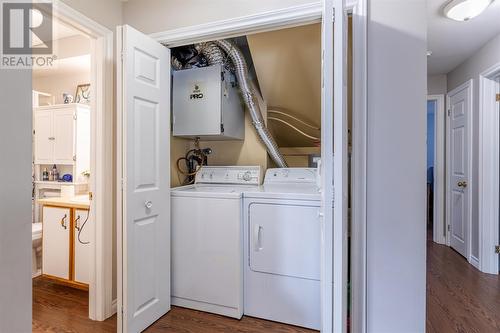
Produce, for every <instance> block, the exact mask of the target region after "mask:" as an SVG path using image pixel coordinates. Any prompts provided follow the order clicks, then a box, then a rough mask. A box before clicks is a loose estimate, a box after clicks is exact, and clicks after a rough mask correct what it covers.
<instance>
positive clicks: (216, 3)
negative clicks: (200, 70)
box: [123, 0, 318, 33]
mask: <svg viewBox="0 0 500 333" xmlns="http://www.w3.org/2000/svg"><path fill="white" fill-rule="evenodd" d="M316 2H318V1H314V0H266V1H255V0H253V1H252V0H210V1H199V0H128V1H127V2H124V3H123V21H124V22H125V23H127V24H130V25H131V26H133V27H135V28H136V29H139V30H141V31H142V32H145V33H153V32H159V31H165V30H169V29H175V28H180V27H186V26H191V25H197V24H202V23H208V22H213V21H219V20H225V19H230V18H235V17H240V16H247V15H251V14H257V13H262V12H266V11H269V10H275V9H280V8H286V7H291V6H297V5H303V4H307V3H316Z"/></svg>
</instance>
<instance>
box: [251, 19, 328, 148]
mask: <svg viewBox="0 0 500 333" xmlns="http://www.w3.org/2000/svg"><path fill="white" fill-rule="evenodd" d="M247 39H248V45H249V47H250V51H251V53H252V59H253V63H254V65H255V71H256V73H257V78H258V80H259V85H260V89H261V91H262V95H263V97H264V99H265V101H266V102H267V105H268V108H269V109H271V108H278V109H279V110H281V111H285V112H287V113H289V114H290V115H293V116H296V117H298V118H300V119H302V120H304V121H306V122H308V123H311V124H314V125H315V126H317V127H320V124H321V26H320V24H312V25H306V26H300V27H295V28H289V29H283V30H277V31H270V32H264V33H259V34H254V35H248V36H247ZM271 116H273V115H272V114H268V117H271ZM276 117H279V118H281V119H284V120H287V121H290V122H291V123H292V124H293V125H295V126H297V127H299V128H300V129H301V130H304V132H306V133H309V134H312V135H314V136H319V132H318V131H315V130H311V129H308V128H307V127H304V126H303V125H300V124H299V123H297V122H294V121H293V120H290V119H288V118H287V117H283V116H281V117H280V116H276ZM268 126H269V128H270V130H271V132H272V134H273V135H274V137H275V139H276V141H277V143H278V146H280V147H311V146H315V145H316V144H315V143H314V141H313V140H311V139H308V138H305V137H303V136H301V135H300V134H298V133H296V132H295V131H293V130H292V129H291V128H289V127H287V126H286V125H284V124H281V123H278V122H275V121H272V120H268Z"/></svg>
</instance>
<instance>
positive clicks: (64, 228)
mask: <svg viewBox="0 0 500 333" xmlns="http://www.w3.org/2000/svg"><path fill="white" fill-rule="evenodd" d="M69 232H70V209H69V208H58V207H44V208H43V242H42V261H43V264H42V271H43V274H45V275H50V276H52V277H57V278H61V279H66V280H68V279H69V278H70V276H69V272H70V262H69V258H70V256H69V249H70V247H69V245H70V239H69Z"/></svg>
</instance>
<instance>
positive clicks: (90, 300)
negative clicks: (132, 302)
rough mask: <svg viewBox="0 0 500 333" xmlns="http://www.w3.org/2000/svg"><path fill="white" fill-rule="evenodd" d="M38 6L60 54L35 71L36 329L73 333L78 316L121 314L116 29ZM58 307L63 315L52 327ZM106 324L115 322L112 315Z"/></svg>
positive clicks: (64, 9) (83, 320)
mask: <svg viewBox="0 0 500 333" xmlns="http://www.w3.org/2000/svg"><path fill="white" fill-rule="evenodd" d="M33 10H34V11H35V12H37V13H38V14H40V15H42V16H43V19H44V20H48V21H50V24H51V25H52V27H53V35H52V41H51V42H52V44H53V54H54V61H53V63H52V65H51V66H47V67H36V66H35V67H34V68H33V71H32V73H33V77H32V85H33V88H34V89H33V168H32V170H33V172H32V175H33V191H32V198H33V199H32V201H33V209H32V210H33V214H32V217H33V218H32V222H33V224H32V225H33V228H32V239H33V244H32V248H33V256H32V261H33V265H32V266H33V330H34V331H37V330H39V329H42V330H44V329H47V328H50V329H52V327H53V325H57V326H55V327H57V329H62V328H63V326H64V325H69V326H67V328H68V330H70V329H73V330H74V329H75V326H74V325H75V322H78V323H80V325H82V326H81V327H82V328H81V330H85V328H84V327H86V325H89V324H90V323H91V320H97V321H103V320H105V319H107V318H109V317H110V316H112V315H113V314H114V313H115V312H116V305H115V306H113V298H115V299H116V283H113V277H112V276H113V265H115V267H116V264H114V263H113V262H114V260H116V259H114V260H113V251H112V249H113V243H114V238H113V232H112V229H113V223H112V222H111V221H113V219H112V215H113V211H112V205H111V202H112V195H113V193H112V188H113V187H112V185H113V180H112V179H113V178H112V168H110V167H109V165H111V163H112V159H111V153H112V152H111V151H109V152H106V150H107V149H112V142H113V136H112V133H113V131H112V129H113V124H112V117H113V116H112V109H111V106H112V90H113V86H112V80H111V79H112V61H111V60H112V43H113V33H112V32H111V31H110V30H108V29H106V28H104V27H102V26H101V25H99V24H97V23H95V22H93V21H91V20H89V19H88V18H87V17H85V16H84V15H82V14H80V13H78V12H76V11H74V10H73V9H72V8H70V7H69V6H67V5H65V4H63V3H60V2H58V3H56V4H54V6H53V11H52V12H51V13H48V12H45V10H44V8H38V7H36V6H34V9H33ZM37 43H38V44H42V43H43V42H42V41H40V40H36V39H34V40H33V45H35V46H36V45H37ZM113 288H115V290H114V291H113ZM113 293H114V295H113ZM62 295H64V297H61V296H62ZM47 304H50V306H47ZM115 304H116V303H115ZM61 308H65V309H66V310H67V311H65V312H64V314H66V317H64V316H62V317H64V318H62V320H61V321H60V322H57V323H56V322H55V321H54V320H55V319H53V318H59V319H61V312H60V309H61ZM77 318H78V319H77ZM113 321H114V324H113ZM106 325H108V326H109V327H113V326H114V327H116V319H111V320H110V321H108V322H107V324H106ZM77 330H78V329H77Z"/></svg>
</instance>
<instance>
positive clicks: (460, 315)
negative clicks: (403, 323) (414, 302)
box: [426, 240, 500, 333]
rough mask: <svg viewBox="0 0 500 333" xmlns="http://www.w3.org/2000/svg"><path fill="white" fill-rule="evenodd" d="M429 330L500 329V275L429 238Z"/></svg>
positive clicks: (447, 332) (472, 332)
mask: <svg viewBox="0 0 500 333" xmlns="http://www.w3.org/2000/svg"><path fill="white" fill-rule="evenodd" d="M426 324H427V333H453V332H460V333H469V332H470V333H476V332H477V333H496V332H500V277H499V275H490V274H484V273H481V272H480V271H478V270H477V269H475V268H474V267H473V266H472V265H470V264H468V263H467V261H466V260H465V258H464V257H462V256H461V255H459V254H458V253H457V252H455V251H454V250H452V249H451V248H449V247H447V246H444V245H438V244H436V243H434V242H432V241H430V240H429V241H428V242H427V323H426Z"/></svg>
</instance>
